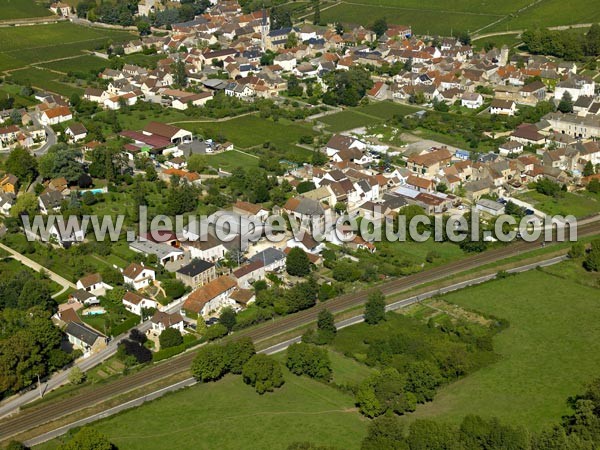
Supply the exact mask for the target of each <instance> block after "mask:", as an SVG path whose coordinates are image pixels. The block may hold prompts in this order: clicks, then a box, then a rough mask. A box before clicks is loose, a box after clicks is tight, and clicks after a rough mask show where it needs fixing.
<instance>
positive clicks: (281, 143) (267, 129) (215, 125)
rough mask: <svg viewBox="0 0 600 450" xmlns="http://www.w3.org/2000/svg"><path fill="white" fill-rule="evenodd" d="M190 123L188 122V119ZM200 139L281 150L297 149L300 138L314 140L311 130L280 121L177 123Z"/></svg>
mask: <svg viewBox="0 0 600 450" xmlns="http://www.w3.org/2000/svg"><path fill="white" fill-rule="evenodd" d="M188 120H189V119H188ZM175 125H179V126H181V127H183V128H186V129H188V130H193V131H194V132H196V133H198V134H201V135H206V134H208V135H210V136H221V137H222V138H224V139H226V140H228V141H231V142H233V143H234V144H235V145H236V146H238V147H240V148H248V147H254V146H259V145H261V146H262V145H263V144H264V143H265V142H270V143H272V144H274V145H275V146H277V147H278V148H280V149H285V148H286V147H288V148H289V147H290V146H294V145H295V144H296V143H297V142H298V140H299V139H300V137H301V136H309V135H310V136H314V135H315V134H316V133H315V132H314V131H313V130H312V128H311V126H310V125H308V124H304V123H298V122H291V121H289V120H286V119H280V120H279V121H278V122H273V121H272V120H271V119H261V118H260V117H258V116H257V115H253V114H252V115H247V116H242V117H238V118H234V119H231V120H225V121H223V122H196V123H176V124H175Z"/></svg>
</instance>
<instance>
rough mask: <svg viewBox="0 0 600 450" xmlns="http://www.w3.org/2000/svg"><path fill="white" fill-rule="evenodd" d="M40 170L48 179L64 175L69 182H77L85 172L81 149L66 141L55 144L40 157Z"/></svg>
mask: <svg viewBox="0 0 600 450" xmlns="http://www.w3.org/2000/svg"><path fill="white" fill-rule="evenodd" d="M39 172H40V175H41V176H42V177H44V178H46V179H48V178H60V177H64V178H65V179H66V180H67V181H68V182H69V183H76V182H77V181H78V180H79V177H80V176H81V175H83V173H84V172H83V166H82V165H81V151H80V150H78V149H77V148H74V147H69V146H68V145H67V144H64V143H60V144H57V145H53V146H52V147H50V149H49V150H48V153H46V154H45V155H43V156H41V157H40V160H39Z"/></svg>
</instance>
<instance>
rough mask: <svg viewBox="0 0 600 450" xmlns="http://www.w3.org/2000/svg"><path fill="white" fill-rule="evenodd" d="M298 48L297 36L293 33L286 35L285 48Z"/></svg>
mask: <svg viewBox="0 0 600 450" xmlns="http://www.w3.org/2000/svg"><path fill="white" fill-rule="evenodd" d="M296 46H298V36H296V33H294V32H293V31H292V32H291V33H290V34H288V37H287V40H286V41H285V48H294V47H296Z"/></svg>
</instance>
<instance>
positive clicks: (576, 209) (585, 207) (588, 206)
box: [519, 191, 600, 217]
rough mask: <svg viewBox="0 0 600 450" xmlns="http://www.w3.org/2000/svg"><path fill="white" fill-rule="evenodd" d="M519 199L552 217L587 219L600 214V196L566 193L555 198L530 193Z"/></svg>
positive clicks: (534, 192)
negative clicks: (568, 216)
mask: <svg viewBox="0 0 600 450" xmlns="http://www.w3.org/2000/svg"><path fill="white" fill-rule="evenodd" d="M519 198H520V199H521V200H524V201H526V202H530V203H532V204H533V205H534V206H535V207H536V208H538V209H540V210H541V211H543V212H545V213H548V214H550V215H557V214H560V215H563V216H566V215H568V214H573V215H574V216H575V217H585V216H589V215H591V214H595V213H598V212H600V195H596V196H592V195H583V194H576V193H572V192H565V193H563V195H561V197H558V198H554V197H548V196H547V195H544V194H540V193H539V192H536V191H529V192H527V193H525V194H523V195H521V196H519Z"/></svg>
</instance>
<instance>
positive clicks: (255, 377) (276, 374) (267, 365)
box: [242, 354, 285, 395]
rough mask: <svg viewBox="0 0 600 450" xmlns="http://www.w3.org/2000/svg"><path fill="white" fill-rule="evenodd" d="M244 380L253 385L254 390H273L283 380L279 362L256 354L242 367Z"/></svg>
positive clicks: (280, 384) (261, 392) (261, 391)
mask: <svg viewBox="0 0 600 450" xmlns="http://www.w3.org/2000/svg"><path fill="white" fill-rule="evenodd" d="M242 376H243V378H244V382H245V383H246V384H249V385H250V386H254V388H255V389H256V392H258V393H259V394H261V395H262V394H264V393H265V392H273V390H274V389H276V388H279V387H281V386H283V383H284V382H285V381H284V379H283V373H282V372H281V367H280V366H279V363H278V362H277V361H275V360H274V359H272V358H271V357H269V356H267V355H264V354H256V355H254V356H253V357H252V358H250V360H249V361H248V362H247V363H246V364H244V367H243V368H242Z"/></svg>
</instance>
